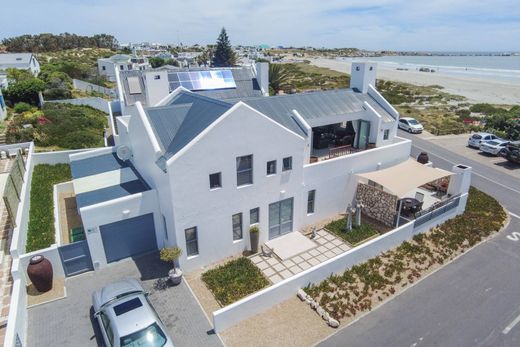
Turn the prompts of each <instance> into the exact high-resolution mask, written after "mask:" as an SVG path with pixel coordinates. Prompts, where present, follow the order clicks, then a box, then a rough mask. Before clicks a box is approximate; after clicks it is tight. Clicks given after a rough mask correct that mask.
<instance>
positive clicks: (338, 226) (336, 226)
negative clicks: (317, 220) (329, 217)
mask: <svg viewBox="0 0 520 347" xmlns="http://www.w3.org/2000/svg"><path fill="white" fill-rule="evenodd" d="M346 223H347V220H346V218H340V219H337V220H335V221H332V222H330V223H329V224H327V225H326V226H325V229H327V231H329V232H330V233H332V234H334V235H336V236H339V237H341V238H342V239H343V240H345V241H347V242H348V243H350V244H351V245H353V246H355V245H357V244H359V243H360V242H362V241H364V240H366V239H368V238H370V237H372V236H374V235H378V234H379V233H378V231H377V230H376V229H375V228H374V227H373V226H372V225H371V224H367V223H361V225H360V226H355V225H353V226H352V230H351V231H349V232H346V231H345V227H346Z"/></svg>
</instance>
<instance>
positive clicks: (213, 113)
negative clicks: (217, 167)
mask: <svg viewBox="0 0 520 347" xmlns="http://www.w3.org/2000/svg"><path fill="white" fill-rule="evenodd" d="M231 107H232V105H231V104H228V103H226V102H223V101H219V100H215V99H211V98H208V97H205V96H203V95H199V94H196V93H190V92H184V91H183V92H180V93H179V94H178V95H176V96H175V97H174V98H173V99H172V100H171V101H170V103H169V105H166V106H160V107H148V108H146V109H145V112H146V114H147V116H148V119H149V120H150V124H151V125H152V128H153V131H154V133H155V136H156V138H157V140H158V141H159V144H160V145H161V147H162V150H163V152H164V156H165V157H166V158H167V159H168V158H170V157H172V156H173V155H175V153H177V152H178V151H179V150H181V149H182V148H183V147H184V146H186V145H187V144H188V143H190V142H191V141H192V140H193V139H194V138H195V137H196V136H197V135H199V134H200V133H201V132H202V131H203V130H204V129H206V128H207V127H208V126H209V125H210V124H212V123H213V122H214V121H216V120H217V119H218V118H219V117H220V116H221V115H223V114H224V113H225V112H226V111H227V110H229V109H230V108H231Z"/></svg>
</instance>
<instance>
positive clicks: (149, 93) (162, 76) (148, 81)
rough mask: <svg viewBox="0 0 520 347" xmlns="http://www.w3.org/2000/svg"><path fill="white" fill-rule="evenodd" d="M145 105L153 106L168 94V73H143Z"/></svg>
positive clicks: (161, 71)
mask: <svg viewBox="0 0 520 347" xmlns="http://www.w3.org/2000/svg"><path fill="white" fill-rule="evenodd" d="M144 76H145V79H144V83H145V86H146V104H147V105H148V106H155V105H156V104H157V103H158V102H159V101H161V100H162V99H164V98H165V97H166V95H168V94H170V84H169V83H168V71H166V70H158V71H150V72H147V73H145V75H144Z"/></svg>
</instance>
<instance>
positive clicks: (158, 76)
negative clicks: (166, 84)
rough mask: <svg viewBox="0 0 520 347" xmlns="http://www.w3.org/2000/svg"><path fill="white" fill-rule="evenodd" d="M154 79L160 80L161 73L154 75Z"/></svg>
mask: <svg viewBox="0 0 520 347" xmlns="http://www.w3.org/2000/svg"><path fill="white" fill-rule="evenodd" d="M153 79H154V80H160V79H161V75H155V76H153Z"/></svg>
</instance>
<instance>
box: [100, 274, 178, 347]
mask: <svg viewBox="0 0 520 347" xmlns="http://www.w3.org/2000/svg"><path fill="white" fill-rule="evenodd" d="M92 306H93V307H94V312H95V313H94V317H96V319H97V321H98V323H99V327H100V329H101V333H102V335H103V340H104V341H105V345H106V346H110V347H136V346H149V347H173V342H172V339H171V338H170V337H169V336H168V334H167V333H166V329H165V328H164V325H163V323H162V322H161V320H160V318H159V316H158V315H157V313H156V312H155V310H154V309H153V307H152V305H151V304H150V302H149V301H148V298H147V293H146V292H145V291H144V290H143V287H141V285H140V284H139V282H138V281H137V280H135V279H127V280H124V281H120V282H114V283H111V284H109V285H107V286H105V287H103V288H102V289H100V290H97V291H95V292H94V293H92Z"/></svg>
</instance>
